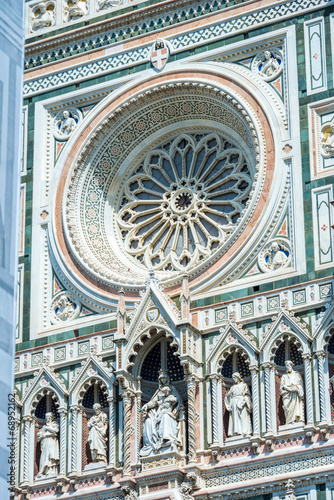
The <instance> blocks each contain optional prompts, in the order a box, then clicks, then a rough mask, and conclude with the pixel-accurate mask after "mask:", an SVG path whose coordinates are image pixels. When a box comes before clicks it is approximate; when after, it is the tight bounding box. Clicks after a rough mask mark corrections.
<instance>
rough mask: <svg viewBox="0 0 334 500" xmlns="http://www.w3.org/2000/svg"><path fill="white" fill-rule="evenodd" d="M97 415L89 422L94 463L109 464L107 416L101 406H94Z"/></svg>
mask: <svg viewBox="0 0 334 500" xmlns="http://www.w3.org/2000/svg"><path fill="white" fill-rule="evenodd" d="M93 410H94V411H95V415H93V416H92V417H91V418H90V419H89V421H88V429H89V434H88V444H89V447H90V452H91V455H92V461H93V462H105V463H107V428H108V424H107V415H106V414H105V413H104V412H103V411H102V410H101V405H100V404H99V403H95V404H94V405H93Z"/></svg>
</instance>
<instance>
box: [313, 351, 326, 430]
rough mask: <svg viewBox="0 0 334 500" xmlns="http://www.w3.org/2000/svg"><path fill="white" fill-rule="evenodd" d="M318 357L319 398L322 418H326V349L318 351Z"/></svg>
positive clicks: (322, 419)
mask: <svg viewBox="0 0 334 500" xmlns="http://www.w3.org/2000/svg"><path fill="white" fill-rule="evenodd" d="M315 354H316V356H317V359H318V379H319V399H320V420H321V421H324V420H326V396H325V370H324V364H325V359H326V353H325V351H316V353H315Z"/></svg>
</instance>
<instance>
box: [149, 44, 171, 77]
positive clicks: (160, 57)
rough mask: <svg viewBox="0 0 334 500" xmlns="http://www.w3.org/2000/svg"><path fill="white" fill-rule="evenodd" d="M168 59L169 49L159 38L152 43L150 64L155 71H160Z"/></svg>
mask: <svg viewBox="0 0 334 500" xmlns="http://www.w3.org/2000/svg"><path fill="white" fill-rule="evenodd" d="M168 57H169V49H168V46H167V44H166V42H164V40H161V38H158V39H157V40H156V41H155V42H154V45H153V47H152V51H151V63H152V64H153V66H154V67H155V69H157V70H158V71H161V70H162V69H163V68H164V67H165V65H166V63H167V61H168Z"/></svg>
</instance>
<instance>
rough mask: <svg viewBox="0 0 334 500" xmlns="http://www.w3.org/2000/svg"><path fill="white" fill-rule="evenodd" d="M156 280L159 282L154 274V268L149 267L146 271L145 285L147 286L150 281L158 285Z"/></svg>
mask: <svg viewBox="0 0 334 500" xmlns="http://www.w3.org/2000/svg"><path fill="white" fill-rule="evenodd" d="M158 282H159V280H158V278H157V277H156V275H155V274H154V270H153V269H152V267H151V269H150V270H149V272H148V279H147V280H146V283H145V285H146V286H147V287H148V286H150V285H151V284H152V283H154V284H155V285H158Z"/></svg>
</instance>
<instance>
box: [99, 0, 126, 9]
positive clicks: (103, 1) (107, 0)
mask: <svg viewBox="0 0 334 500" xmlns="http://www.w3.org/2000/svg"><path fill="white" fill-rule="evenodd" d="M121 3H122V0H98V9H99V10H103V9H111V8H112V7H117V5H120V4H121Z"/></svg>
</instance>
